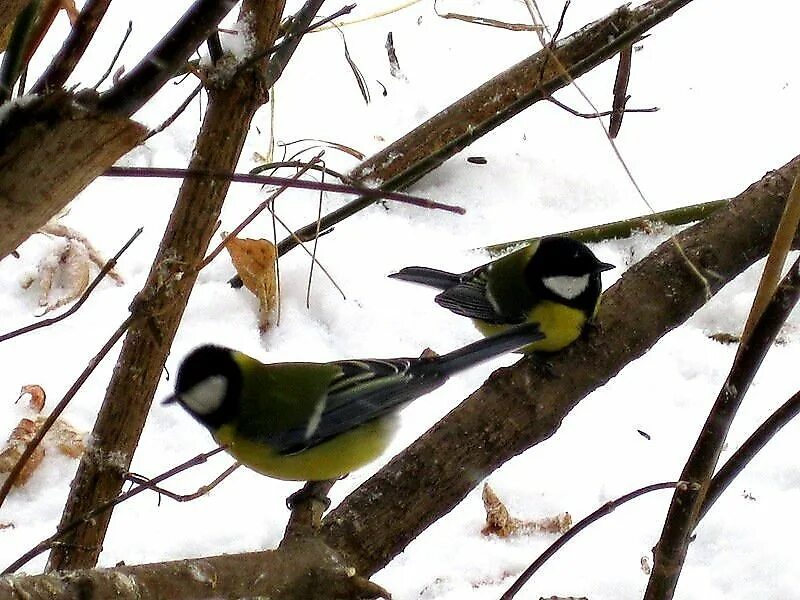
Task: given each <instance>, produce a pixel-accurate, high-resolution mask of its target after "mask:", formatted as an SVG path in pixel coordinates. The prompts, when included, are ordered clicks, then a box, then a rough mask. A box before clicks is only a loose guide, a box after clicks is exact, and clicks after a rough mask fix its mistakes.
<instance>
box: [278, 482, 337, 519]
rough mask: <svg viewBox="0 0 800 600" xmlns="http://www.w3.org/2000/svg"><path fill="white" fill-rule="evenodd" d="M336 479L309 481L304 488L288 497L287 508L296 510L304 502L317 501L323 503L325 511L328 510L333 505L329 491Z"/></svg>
mask: <svg viewBox="0 0 800 600" xmlns="http://www.w3.org/2000/svg"><path fill="white" fill-rule="evenodd" d="M334 481H336V480H335V479H328V480H324V481H307V482H306V484H305V485H304V486H303V487H302V488H300V489H299V490H297V491H296V492H294V493H293V494H290V495H289V497H288V498H286V508H288V509H289V510H295V509H296V508H299V507H300V505H302V504H305V503H308V502H312V501H316V502H319V503H320V504H322V505H323V512H324V511H326V510H328V508H330V506H331V499H330V498H328V491H329V490H330V489H331V486H332V485H333V482H334Z"/></svg>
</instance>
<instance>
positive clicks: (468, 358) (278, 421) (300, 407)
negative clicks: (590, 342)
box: [164, 324, 544, 481]
mask: <svg viewBox="0 0 800 600" xmlns="http://www.w3.org/2000/svg"><path fill="white" fill-rule="evenodd" d="M543 337H544V335H543V334H542V333H541V332H540V331H539V327H538V325H536V324H526V325H522V326H520V327H516V328H513V329H511V330H509V331H507V332H504V333H502V334H500V335H497V336H494V337H489V338H486V339H483V340H479V341H477V342H473V343H472V344H469V345H467V346H464V347H463V348H460V349H458V350H455V351H453V352H450V353H449V354H445V355H443V356H436V355H432V356H426V355H423V356H422V357H420V358H392V359H383V360H376V359H362V360H342V361H335V362H329V363H310V362H302V363H274V364H264V363H261V362H259V361H257V360H256V359H254V358H251V357H250V356H247V355H246V354H242V353H241V352H237V351H236V350H231V349H229V348H223V347H220V346H212V345H207V346H201V347H199V348H197V349H195V350H193V351H192V352H191V353H190V354H189V355H188V356H187V357H186V358H185V359H184V360H183V362H182V363H181V365H180V368H179V369H178V375H177V381H176V384H175V394H174V395H172V396H170V397H169V398H167V399H166V400H165V401H164V402H165V403H168V402H173V401H176V402H178V403H179V404H180V405H181V406H183V408H185V409H186V410H187V411H188V412H189V414H190V415H192V416H193V417H194V418H195V419H197V420H198V421H199V422H200V423H201V424H202V425H205V426H206V427H207V428H208V430H209V431H210V432H211V435H212V436H213V437H214V439H215V440H216V441H217V443H219V444H220V445H224V446H226V448H227V451H228V452H229V453H231V454H232V455H233V456H234V457H235V458H236V460H238V461H239V462H241V463H243V464H245V465H247V466H248V467H250V468H251V469H253V470H255V471H258V472H259V473H262V474H264V475H268V476H270V477H275V478H278V479H286V480H295V481H306V480H310V481H315V480H324V479H335V478H338V477H341V476H342V475H345V474H347V473H349V472H350V471H352V470H353V469H356V468H358V467H361V466H363V465H365V464H367V463H369V462H371V461H372V460H374V459H376V458H377V457H378V456H380V455H381V453H382V452H383V451H384V450H385V449H386V447H387V446H388V444H389V442H390V441H391V438H392V434H393V433H394V431H395V429H396V427H397V421H398V420H397V413H398V411H399V409H400V408H402V407H403V405H405V404H407V403H408V402H410V401H412V400H415V399H416V398H418V397H420V396H422V395H424V394H427V393H428V392H430V391H432V390H434V389H436V388H438V387H439V386H441V385H442V384H443V383H444V382H445V381H447V379H448V378H449V377H450V375H453V374H454V373H458V372H459V371H462V370H464V369H467V368H468V367H471V366H473V365H475V364H477V363H480V362H482V361H484V360H487V359H489V358H492V357H494V356H497V355H500V354H503V353H505V352H510V351H512V350H515V349H517V348H520V347H522V346H525V345H526V344H530V343H531V342H534V341H537V340H540V339H542V338H543Z"/></svg>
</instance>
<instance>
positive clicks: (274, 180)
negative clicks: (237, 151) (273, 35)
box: [103, 167, 466, 229]
mask: <svg viewBox="0 0 800 600" xmlns="http://www.w3.org/2000/svg"><path fill="white" fill-rule="evenodd" d="M103 175H104V176H106V177H167V178H172V179H185V178H187V177H201V178H206V179H227V180H229V181H235V182H237V183H257V184H259V185H280V186H283V185H285V186H288V187H294V188H301V189H306V190H323V191H325V192H338V193H340V194H359V195H362V196H365V197H368V198H370V200H371V201H374V200H378V199H381V198H383V199H385V200H394V201H395V202H402V203H404V204H411V205H412V206H420V207H422V208H430V209H438V210H444V211H447V212H452V213H456V214H459V215H462V214H464V213H465V212H466V211H465V210H464V209H463V208H462V207H460V206H455V205H452V204H443V203H441V202H434V201H433V200H426V199H425V198H421V197H419V196H412V195H410V194H403V193H400V192H391V191H387V190H381V189H378V188H366V187H362V186H358V185H347V184H341V183H320V182H318V181H306V180H303V179H292V178H289V177H275V176H272V175H250V174H248V173H219V172H213V171H205V170H202V169H171V168H158V167H109V168H108V169H107V170H106V171H105V173H103ZM324 228H325V229H327V227H324Z"/></svg>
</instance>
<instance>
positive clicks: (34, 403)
mask: <svg viewBox="0 0 800 600" xmlns="http://www.w3.org/2000/svg"><path fill="white" fill-rule="evenodd" d="M25 394H28V395H30V400H28V406H30V408H31V409H32V410H34V411H35V412H37V413H40V412H42V409H44V402H45V399H46V398H47V394H45V392H44V388H43V387H42V386H40V385H37V384H35V383H31V384H28V385H23V386H22V387H21V388H20V390H19V398H17V402H19V401H20V400H21V399H22V397H23V396H24V395H25Z"/></svg>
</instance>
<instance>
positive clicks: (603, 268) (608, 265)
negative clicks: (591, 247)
mask: <svg viewBox="0 0 800 600" xmlns="http://www.w3.org/2000/svg"><path fill="white" fill-rule="evenodd" d="M616 268H617V267H616V265H612V264H611V263H604V262H599V263H597V266H596V267H595V272H596V273H602V272H603V271H608V270H609V269H616Z"/></svg>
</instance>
